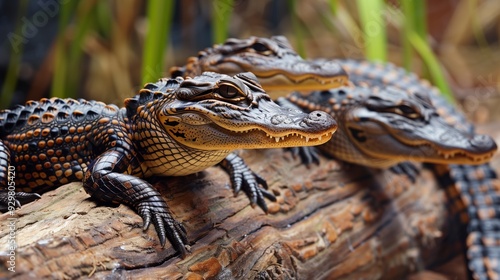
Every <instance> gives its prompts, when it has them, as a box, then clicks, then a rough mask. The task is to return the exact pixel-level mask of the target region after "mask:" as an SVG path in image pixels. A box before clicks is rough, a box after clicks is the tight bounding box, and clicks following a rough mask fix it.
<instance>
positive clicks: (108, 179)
mask: <svg viewBox="0 0 500 280" xmlns="http://www.w3.org/2000/svg"><path fill="white" fill-rule="evenodd" d="M131 162H132V156H131V154H130V152H129V151H127V150H125V149H123V148H114V149H110V150H107V151H106V152H104V153H103V154H101V155H100V156H99V157H97V158H96V159H95V160H94V161H93V162H91V164H90V165H89V167H88V170H87V172H86V173H85V178H84V184H83V185H84V188H85V190H86V191H87V193H89V194H90V195H91V196H92V197H93V198H96V199H98V200H100V201H103V202H108V203H123V204H125V205H128V206H130V207H132V208H133V209H134V210H135V211H136V212H137V213H138V214H139V215H140V216H141V217H142V219H143V229H144V230H146V229H147V228H148V227H149V225H150V223H151V221H152V222H153V224H154V225H155V228H156V233H157V234H158V237H159V238H160V244H161V245H162V246H165V241H166V238H168V240H169V241H170V243H172V246H173V247H174V248H175V249H176V250H177V251H179V252H180V253H181V256H182V257H184V256H185V255H186V254H187V251H188V248H187V247H186V244H187V242H188V241H187V236H186V230H185V228H184V227H183V226H182V224H181V223H179V222H177V221H176V220H175V219H174V218H173V217H172V214H171V213H170V210H169V208H168V206H167V204H166V202H165V200H163V198H162V197H161V195H160V193H159V192H158V191H157V190H155V189H154V188H153V186H152V185H151V184H149V183H148V182H146V181H144V180H142V179H139V178H137V177H134V176H131V175H127V174H122V172H125V171H126V170H127V168H128V166H129V165H130V164H131Z"/></svg>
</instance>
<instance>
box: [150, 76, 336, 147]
mask: <svg viewBox="0 0 500 280" xmlns="http://www.w3.org/2000/svg"><path fill="white" fill-rule="evenodd" d="M173 94H175V98H174V99H173V100H171V102H170V103H169V104H168V105H166V106H163V107H162V109H161V110H159V111H158V112H157V117H158V119H159V121H160V122H161V124H162V125H163V128H164V130H165V131H166V133H167V134H168V135H169V137H170V138H171V139H174V140H175V141H176V142H177V143H180V144H182V145H184V146H187V147H189V148H192V149H197V150H234V149H259V148H277V147H291V146H311V145H319V144H322V143H325V142H326V141H328V140H329V139H330V138H331V136H332V134H333V133H334V132H335V130H336V128H337V126H336V122H335V121H334V119H333V118H332V117H331V116H330V115H329V114H327V113H325V112H319V111H315V112H312V113H309V114H307V113H303V112H300V111H295V110H290V109H287V108H283V107H280V106H279V105H277V104H276V103H274V102H273V101H272V100H271V98H270V97H269V95H267V94H266V93H265V92H264V90H263V89H262V87H261V86H260V85H259V83H258V82H257V80H256V77H255V76H254V75H253V74H252V73H240V74H237V75H235V76H233V77H232V76H227V75H223V74H217V73H211V72H205V73H203V75H199V76H196V77H195V78H187V79H185V80H183V81H182V82H181V83H180V85H179V87H178V88H177V89H175V90H173Z"/></svg>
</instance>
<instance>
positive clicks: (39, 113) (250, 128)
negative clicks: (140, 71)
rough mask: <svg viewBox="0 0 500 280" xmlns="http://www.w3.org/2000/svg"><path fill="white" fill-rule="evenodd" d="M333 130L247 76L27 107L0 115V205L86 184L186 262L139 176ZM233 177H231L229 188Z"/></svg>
mask: <svg viewBox="0 0 500 280" xmlns="http://www.w3.org/2000/svg"><path fill="white" fill-rule="evenodd" d="M335 129H336V124H335V121H334V120H333V119H332V118H331V117H330V116H329V115H327V114H326V113H323V112H314V113H312V114H305V113H302V112H297V111H291V110H289V109H286V108H282V107H279V106H278V105H276V104H275V103H274V102H272V100H271V99H270V97H269V96H268V95H267V94H266V93H265V92H264V90H263V89H262V88H261V87H260V85H259V83H258V82H257V81H256V79H255V76H253V75H252V74H251V73H242V74H238V75H236V76H234V77H230V76H227V75H221V74H216V73H204V74H203V75H201V76H198V77H196V78H194V79H186V80H183V79H182V78H177V79H162V80H160V81H159V82H158V83H154V84H147V85H146V86H145V88H144V89H142V90H141V91H140V94H139V95H137V96H136V97H134V98H129V99H127V100H125V107H124V108H122V109H119V108H118V107H116V106H115V105H106V104H104V103H101V102H95V101H86V100H83V99H80V100H78V101H76V100H73V99H58V98H53V99H43V100H41V101H40V102H36V101H30V102H27V103H26V105H25V106H17V107H16V108H14V109H13V110H4V111H1V112H0V139H1V141H0V187H1V188H2V189H3V192H2V193H0V203H2V202H3V207H4V208H6V210H9V211H11V210H13V209H14V208H15V207H16V206H17V205H19V204H20V201H18V200H22V198H26V197H29V198H31V199H33V198H36V197H38V196H37V195H31V196H30V194H29V193H34V192H44V191H47V190H49V189H53V188H55V187H57V186H60V185H62V184H65V183H68V182H72V181H83V185H84V188H85V190H86V191H87V192H88V193H89V194H90V195H91V196H92V197H93V198H94V199H96V200H100V201H103V202H107V203H123V204H126V205H128V206H130V207H132V208H133V209H134V210H135V211H137V213H138V214H139V215H140V216H141V217H142V219H143V222H144V229H147V228H148V226H149V224H150V223H151V222H152V223H153V224H154V225H155V228H156V232H157V234H158V236H159V239H160V243H161V245H162V246H164V244H165V242H166V239H168V240H169V241H170V243H172V245H173V247H174V248H175V249H176V250H177V251H179V252H180V253H181V255H182V256H184V255H185V254H186V253H187V251H188V247H187V244H188V240H187V237H186V231H185V229H184V227H183V226H182V224H181V223H179V222H177V221H176V220H175V219H174V218H173V217H172V215H171V213H170V211H169V209H168V206H167V204H166V203H165V201H164V200H163V198H162V197H161V196H160V194H159V193H158V191H157V190H155V189H154V187H153V186H152V185H151V184H149V183H148V182H147V181H145V180H144V178H148V177H150V176H181V175H187V174H192V173H195V172H198V171H201V170H204V169H206V168H207V167H210V166H212V165H214V164H217V163H219V162H220V161H222V160H223V159H224V158H225V157H227V156H228V155H230V153H231V151H233V150H234V149H243V148H277V147H284V146H293V145H317V144H321V143H324V142H326V141H328V140H329V139H330V138H331V135H332V133H333V132H334V131H335ZM229 160H234V159H233V158H230V159H229ZM235 165H237V163H235ZM8 166H14V167H15V171H16V173H15V178H14V182H15V184H16V186H17V187H18V188H17V189H18V190H20V191H22V192H18V193H16V194H15V197H16V198H18V200H12V199H11V198H13V197H14V196H13V195H10V196H9V195H8V193H7V191H6V189H7V186H8V185H9V186H10V183H9V182H10V180H11V179H12V178H8V170H9V168H8ZM238 176H239V174H231V178H232V179H233V180H232V183H233V186H234V187H235V188H239V187H241V182H238V180H236V179H234V178H237V177H238ZM257 181H258V180H257ZM235 184H236V186H235ZM243 187H244V186H243ZM244 190H245V192H246V193H247V195H248V196H249V198H250V199H251V201H252V202H253V203H258V204H259V205H260V206H261V207H262V208H263V209H264V210H265V208H266V207H265V202H264V199H263V197H268V198H270V199H275V198H274V196H273V195H272V194H270V193H269V192H267V191H266V190H261V189H260V188H257V189H252V188H250V189H248V188H247V189H244ZM4 210H5V209H4Z"/></svg>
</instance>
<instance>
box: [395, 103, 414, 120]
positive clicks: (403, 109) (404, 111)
mask: <svg viewBox="0 0 500 280" xmlns="http://www.w3.org/2000/svg"><path fill="white" fill-rule="evenodd" d="M395 112H396V113H397V114H399V115H402V116H405V117H407V118H410V119H418V118H420V114H419V113H418V112H417V111H415V110H414V109H413V108H412V107H410V106H408V105H399V106H398V107H396V108H395Z"/></svg>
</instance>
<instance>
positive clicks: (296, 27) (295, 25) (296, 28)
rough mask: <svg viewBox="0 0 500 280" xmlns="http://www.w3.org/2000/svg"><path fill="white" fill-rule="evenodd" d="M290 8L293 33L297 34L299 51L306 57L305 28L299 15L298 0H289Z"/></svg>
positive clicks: (296, 39)
mask: <svg viewBox="0 0 500 280" xmlns="http://www.w3.org/2000/svg"><path fill="white" fill-rule="evenodd" d="M288 9H289V11H290V20H291V22H292V30H293V34H294V35H295V41H296V45H297V53H298V54H299V55H300V56H301V57H306V48H305V45H304V30H303V28H302V26H301V24H300V21H299V18H298V16H297V0H288Z"/></svg>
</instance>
